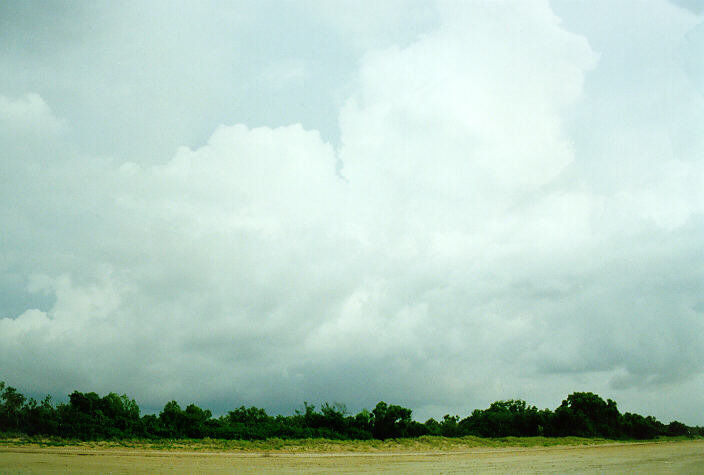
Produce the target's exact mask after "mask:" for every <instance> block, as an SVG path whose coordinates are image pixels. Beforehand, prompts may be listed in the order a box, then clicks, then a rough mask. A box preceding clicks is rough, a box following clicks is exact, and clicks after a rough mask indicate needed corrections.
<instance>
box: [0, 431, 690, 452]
mask: <svg viewBox="0 0 704 475" xmlns="http://www.w3.org/2000/svg"><path fill="white" fill-rule="evenodd" d="M683 439H686V438H685V437H661V438H658V439H655V440H654V442H663V441H675V440H683ZM623 442H642V441H635V440H634V441H622V440H620V441H617V440H609V439H601V438H584V437H502V438H497V439H488V438H482V437H474V436H467V437H457V438H448V437H439V436H423V437H418V438H411V439H389V440H385V441H381V440H330V439H267V440H251V441H250V440H224V439H208V438H206V439H174V440H172V439H157V440H151V439H125V440H106V441H80V440H76V439H62V438H58V437H30V436H26V435H8V434H5V435H3V434H0V446H5V447H66V446H70V447H86V448H105V449H140V450H167V451H168V450H170V451H193V452H199V451H202V452H253V453H264V454H269V453H272V452H273V453H335V452H338V453H339V452H350V453H355V452H360V453H361V452H364V453H375V452H378V453H384V452H401V453H403V452H407V453H411V452H461V451H466V450H468V449H473V448H481V447H485V448H506V447H549V446H557V445H563V446H574V445H598V444H609V443H623ZM651 442H653V441H651Z"/></svg>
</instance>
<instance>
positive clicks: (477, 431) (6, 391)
mask: <svg viewBox="0 0 704 475" xmlns="http://www.w3.org/2000/svg"><path fill="white" fill-rule="evenodd" d="M0 431H4V432H16V433H24V434H28V435H47V436H59V437H65V438H77V439H82V440H99V439H125V438H154V439H156V438H170V439H175V438H193V439H199V438H204V437H210V438H219V439H240V440H253V439H268V438H273V437H277V438H281V439H294V438H295V439H302V438H316V437H325V438H329V439H371V438H375V439H388V438H399V437H418V436H422V435H442V436H445V437H460V436H466V435H475V436H481V437H507V436H518V437H521V436H546V437H557V436H580V437H605V438H611V439H652V438H654V437H657V436H682V435H685V436H704V428H702V427H688V426H686V425H685V424H683V423H681V422H677V421H674V422H671V423H669V424H667V425H665V424H663V423H661V422H659V421H658V420H656V419H655V418H654V417H652V416H648V417H643V416H641V415H638V414H631V413H625V414H621V413H620V412H619V411H618V408H617V407H616V403H615V402H614V401H612V400H610V399H608V400H606V401H604V400H603V399H602V398H601V397H599V396H597V395H596V394H593V393H584V392H581V393H580V392H578V393H573V394H570V395H569V396H568V397H567V399H565V400H564V401H562V404H561V405H560V406H559V407H558V408H556V409H555V410H554V411H551V410H549V409H543V410H538V409H537V408H536V407H534V406H529V405H527V404H526V403H525V401H520V400H510V401H497V402H494V403H492V404H491V405H490V406H489V407H488V408H487V409H484V410H480V409H476V410H475V411H474V412H472V414H471V415H470V416H468V417H465V418H464V419H460V417H459V416H450V415H449V414H446V415H445V416H444V417H443V418H442V420H440V421H437V420H435V419H428V420H427V421H426V422H425V423H420V422H417V421H414V420H413V419H412V418H411V410H410V409H407V408H404V407H401V406H397V405H394V404H386V403H385V402H383V401H382V402H379V403H378V404H377V405H376V407H375V408H374V410H372V411H368V410H366V409H365V410H362V411H361V412H359V413H358V414H356V415H350V414H348V413H347V410H346V408H345V406H344V405H342V404H337V403H336V404H332V405H330V404H327V403H325V404H323V405H322V407H321V408H320V411H316V409H315V406H312V405H309V404H308V403H304V407H303V410H302V411H296V413H295V414H294V415H292V416H283V415H278V416H270V415H268V414H267V413H266V411H265V410H264V409H260V408H257V407H249V408H247V407H244V406H242V407H239V408H236V409H234V410H232V411H230V412H228V413H227V414H226V415H223V416H220V417H213V415H212V413H211V412H210V411H209V410H207V409H201V408H200V407H198V406H196V405H195V404H190V405H189V406H187V407H186V408H185V409H182V408H181V407H180V406H179V404H178V403H177V402H176V401H171V402H168V403H166V405H165V406H164V409H163V410H162V411H161V412H160V413H159V415H153V414H147V415H144V416H140V411H139V406H138V405H137V403H136V402H135V401H134V399H130V398H128V397H127V396H125V395H122V396H118V395H117V394H115V393H110V394H107V395H106V396H103V397H100V396H99V395H98V394H96V393H94V392H90V393H81V392H78V391H74V392H73V393H72V394H70V395H69V401H68V403H61V404H58V405H54V404H52V402H51V399H50V397H49V396H47V397H46V398H45V399H44V400H43V401H42V402H37V401H36V400H34V399H27V398H26V397H25V396H24V395H22V394H21V393H19V392H18V391H17V390H16V389H15V388H13V387H11V386H6V385H5V383H3V382H0Z"/></svg>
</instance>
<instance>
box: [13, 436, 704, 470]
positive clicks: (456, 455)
mask: <svg viewBox="0 0 704 475" xmlns="http://www.w3.org/2000/svg"><path fill="white" fill-rule="evenodd" d="M57 472H58V473H66V472H70V473H164V472H168V473H211V472H219V473H223V472H228V473H490V472H491V473H496V472H501V473H585V472H598V473H687V474H690V473H702V474H704V440H695V441H681V442H660V443H637V444H633V443H630V444H611V445H600V446H575V447H572V446H559V447H533V448H501V449H486V448H477V449H472V450H469V451H466V452H452V453H447V452H445V453H443V452H428V453H374V454H365V453H350V454H346V453H324V454H310V453H308V454H282V453H271V454H261V453H234V452H207V453H205V452H171V451H160V450H134V449H92V448H83V447H50V448H36V447H0V473H3V474H4V473H57Z"/></svg>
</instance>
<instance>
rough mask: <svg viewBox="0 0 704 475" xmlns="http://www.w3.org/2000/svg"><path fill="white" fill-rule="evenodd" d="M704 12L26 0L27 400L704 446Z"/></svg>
mask: <svg viewBox="0 0 704 475" xmlns="http://www.w3.org/2000/svg"><path fill="white" fill-rule="evenodd" d="M702 124H704V9H702V8H701V5H700V4H699V3H697V2H695V1H693V0H692V1H690V0H677V1H674V0H673V1H667V0H648V1H621V2H612V1H610V0H609V1H607V0H595V1H589V2H579V1H552V2H549V1H547V0H536V1H527V0H526V1H524V0H521V1H500V0H499V1H491V2H490V1H440V2H431V1H410V0H409V1H405V0H404V1H402V0H388V1H385V2H371V1H364V2H359V1H346V0H336V1H334V2H323V1H314V0H310V1H309V0H302V1H296V2H289V1H257V2H253V1H230V2H226V1H210V2H194V1H184V2H176V1H146V2H145V1H141V0H140V1H123V2H109V1H95V2H72V1H66V2H63V1H49V2H45V1H15V0H9V1H4V2H0V229H2V232H0V380H5V381H6V382H7V383H8V384H10V385H12V386H15V387H17V388H18V389H19V390H20V391H21V392H23V393H25V394H28V395H33V396H35V397H37V398H41V397H43V395H45V394H47V393H50V394H52V395H54V396H55V397H56V399H57V400H62V398H65V397H66V394H68V393H70V392H72V391H73V390H80V391H96V392H98V393H100V394H105V393H108V392H117V393H120V394H122V393H126V394H128V395H129V396H130V397H133V398H135V399H136V400H137V402H138V404H139V405H140V407H141V408H142V410H143V411H144V412H153V411H159V410H160V409H161V408H162V407H163V405H164V404H165V403H166V402H167V401H169V400H172V399H175V400H177V401H178V402H179V403H181V404H182V405H186V404H190V403H196V404H197V405H199V406H201V407H205V408H209V409H211V410H213V412H214V413H216V414H218V413H220V414H221V413H225V412H227V411H228V410H231V409H233V408H235V407H239V406H241V405H246V406H250V405H254V406H257V407H264V408H266V409H267V411H268V412H269V413H270V414H278V413H283V414H291V413H293V411H294V410H295V409H297V408H301V407H302V405H303V401H308V402H309V403H312V404H321V403H322V402H325V401H329V402H343V403H346V404H347V406H348V408H349V409H350V411H352V412H355V411H357V410H360V409H361V408H364V407H366V408H373V406H374V405H375V404H376V403H377V402H378V401H380V400H384V401H387V402H389V403H395V404H400V405H403V406H405V407H409V408H411V409H413V411H414V412H413V413H414V417H415V418H416V419H417V420H421V421H423V420H425V419H427V418H428V417H431V416H432V417H435V418H441V417H442V416H443V415H444V414H446V413H450V414H459V415H460V416H462V417H464V416H466V415H468V414H469V413H471V411H472V410H473V409H475V408H485V407H487V406H488V405H489V403H491V402H493V401H496V400H504V399H524V400H526V401H527V402H528V403H529V404H532V405H536V406H538V407H539V408H551V409H554V408H555V407H557V406H558V405H559V404H560V402H561V401H562V399H564V398H565V397H566V396H567V395H568V394H570V393H572V392H575V391H591V392H595V393H597V394H599V395H601V396H602V397H604V398H607V397H608V398H611V399H614V400H616V401H617V402H618V403H619V409H620V410H621V411H622V412H626V411H628V412H637V413H640V414H644V415H649V414H650V415H654V416H656V417H657V418H658V419H660V420H661V421H663V422H665V423H668V422H670V421H672V420H680V421H683V422H685V423H687V424H690V425H704V411H702V408H703V407H704V391H702V388H704V338H702V335H704V265H703V264H704V133H702V130H703V129H702Z"/></svg>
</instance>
